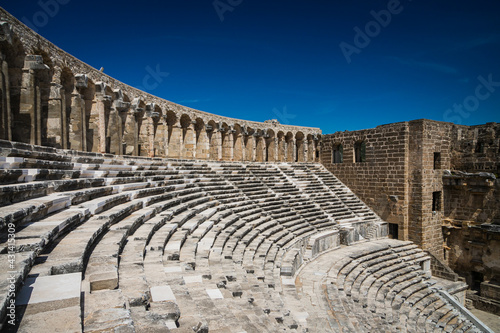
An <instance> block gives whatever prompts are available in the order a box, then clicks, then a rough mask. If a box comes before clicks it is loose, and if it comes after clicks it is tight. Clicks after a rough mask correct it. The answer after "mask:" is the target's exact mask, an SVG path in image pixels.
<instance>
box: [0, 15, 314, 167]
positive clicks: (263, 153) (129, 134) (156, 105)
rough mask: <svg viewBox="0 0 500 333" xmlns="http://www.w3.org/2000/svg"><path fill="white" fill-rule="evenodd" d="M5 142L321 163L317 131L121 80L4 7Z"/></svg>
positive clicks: (1, 131)
mask: <svg viewBox="0 0 500 333" xmlns="http://www.w3.org/2000/svg"><path fill="white" fill-rule="evenodd" d="M0 22H1V23H0V58H1V76H2V77H1V78H2V80H1V87H0V88H1V92H0V94H1V96H0V99H1V110H0V115H1V116H0V118H1V119H0V138H1V139H5V140H13V141H19V142H25V143H30V144H37V145H45V146H51V147H56V148H63V149H75V150H80V151H89V152H101V153H112V154H117V155H135V156H148V157H154V156H159V157H170V158H182V159H202V160H227V161H257V162H265V161H270V162H271V161H272V162H274V161H289V162H295V161H297V162H306V161H308V162H312V161H316V155H317V153H316V151H317V149H318V142H319V140H320V136H321V130H320V129H319V128H308V127H299V126H288V125H281V124H279V123H278V122H277V121H270V122H264V123H260V122H252V121H245V120H238V119H232V118H227V117H222V116H217V115H214V114H210V113H206V112H202V111H198V110H194V109H190V108H187V107H185V106H182V105H178V104H175V103H172V102H169V101H166V100H164V99H161V98H158V97H156V96H153V95H150V94H148V93H145V92H143V91H141V90H138V89H135V88H133V87H130V86H128V85H126V84H124V83H121V82H119V81H117V80H115V79H113V78H112V77H110V76H108V75H106V74H104V73H102V72H100V71H98V70H96V69H94V68H92V67H90V66H89V65H87V64H85V63H83V62H82V61H80V60H78V59H76V58H75V57H73V56H71V55H69V54H67V53H66V52H64V51H62V50H61V49H59V48H57V47H56V46H55V45H53V44H52V43H50V42H49V41H47V40H46V39H44V38H43V37H41V36H39V35H38V34H36V33H35V32H34V31H32V30H31V29H29V28H28V27H26V26H25V25H23V24H22V23H21V22H19V21H18V20H17V19H15V18H14V17H12V16H11V15H10V14H9V13H7V12H6V11H5V10H3V9H2V8H0Z"/></svg>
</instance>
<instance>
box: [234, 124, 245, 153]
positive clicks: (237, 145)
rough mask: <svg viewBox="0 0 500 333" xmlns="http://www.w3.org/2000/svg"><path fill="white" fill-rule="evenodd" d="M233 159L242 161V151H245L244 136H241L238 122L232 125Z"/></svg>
mask: <svg viewBox="0 0 500 333" xmlns="http://www.w3.org/2000/svg"><path fill="white" fill-rule="evenodd" d="M233 130H234V132H233V147H234V148H233V149H234V150H233V151H234V152H233V160H234V161H243V160H244V158H243V156H244V151H245V145H244V142H243V141H244V138H243V133H242V131H243V129H242V128H241V126H240V125H239V124H235V125H234V126H233Z"/></svg>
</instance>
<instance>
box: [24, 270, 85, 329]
mask: <svg viewBox="0 0 500 333" xmlns="http://www.w3.org/2000/svg"><path fill="white" fill-rule="evenodd" d="M81 281H82V274H81V273H72V274H62V275H57V276H39V277H28V278H27V279H26V280H25V283H24V286H23V288H22V289H21V291H20V292H19V294H18V295H17V299H16V305H18V306H24V305H25V306H27V307H26V312H25V314H26V315H29V314H37V313H40V312H47V311H53V310H58V309H62V308H68V307H73V306H79V305H80V291H81ZM77 318H78V320H80V318H79V316H78V317H77Z"/></svg>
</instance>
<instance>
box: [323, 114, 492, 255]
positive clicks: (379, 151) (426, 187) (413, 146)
mask: <svg viewBox="0 0 500 333" xmlns="http://www.w3.org/2000/svg"><path fill="white" fill-rule="evenodd" d="M498 131H499V126H498V125H497V124H494V123H492V124H486V125H481V126H470V127H469V126H460V125H454V124H451V123H443V122H438V121H431V120H414V121H409V122H403V123H395V124H389V125H383V126H378V127H376V128H373V129H367V130H360V131H352V132H347V131H345V132H337V133H334V134H331V135H325V136H324V137H323V139H322V151H321V161H322V163H323V164H324V165H325V166H326V167H327V168H328V169H329V170H330V171H332V172H333V173H334V174H335V175H336V176H337V177H339V178H340V179H341V180H342V181H343V182H344V183H345V184H346V185H347V186H349V187H350V188H351V189H352V190H353V191H354V192H355V193H356V194H357V195H358V196H360V198H361V199H362V200H363V201H365V202H366V203H367V204H368V205H370V207H371V208H372V209H373V210H375V211H376V212H377V214H379V215H380V216H381V217H382V218H384V219H385V220H386V221H388V222H390V223H395V224H397V225H398V237H399V239H403V240H412V241H414V242H416V243H417V244H419V245H421V246H422V248H423V249H425V250H428V251H430V252H431V253H433V254H434V255H436V256H437V257H438V258H443V255H444V252H443V244H444V239H443V236H442V232H441V226H442V221H443V219H445V218H452V219H455V218H460V219H470V220H475V221H478V222H488V221H493V220H494V219H496V218H497V217H498V206H499V205H498V194H497V193H498V191H496V190H495V191H490V192H488V193H487V194H486V195H484V196H483V197H482V198H480V199H478V198H477V197H476V194H477V193H476V194H474V191H472V192H471V191H470V189H468V190H466V192H464V193H462V192H460V191H461V190H457V189H454V188H450V187H444V186H443V172H444V170H449V169H452V170H453V169H460V168H462V169H464V170H466V171H490V172H491V171H495V170H497V169H498V165H499V159H498V156H499V154H498V145H499V143H498V141H499V140H498V135H497V133H498ZM360 142H364V143H365V147H366V150H365V160H364V161H362V162H355V145H356V143H360ZM478 142H479V143H480V142H484V150H483V151H479V149H478V147H480V146H478ZM339 145H342V148H343V161H342V163H338V162H339V161H338V157H337V158H336V157H334V156H332V155H333V154H334V152H333V151H334V150H335V149H337V150H338V147H339ZM335 158H336V159H337V161H336V162H337V163H334V159H335ZM490 188H491V187H490ZM474 202H475V203H474Z"/></svg>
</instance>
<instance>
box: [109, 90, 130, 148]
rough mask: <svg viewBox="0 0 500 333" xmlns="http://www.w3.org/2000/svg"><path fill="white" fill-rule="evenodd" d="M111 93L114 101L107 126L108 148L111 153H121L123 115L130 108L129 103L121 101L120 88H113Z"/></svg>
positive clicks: (124, 115)
mask: <svg viewBox="0 0 500 333" xmlns="http://www.w3.org/2000/svg"><path fill="white" fill-rule="evenodd" d="M113 94H114V101H113V104H112V106H111V111H110V114H109V121H108V128H107V132H108V136H109V138H110V147H109V149H110V152H111V153H112V154H115V155H123V153H124V152H123V146H124V145H123V143H124V139H123V134H124V128H123V127H124V125H123V117H126V112H127V110H128V109H129V108H130V103H129V102H124V101H123V93H122V91H121V90H120V89H115V90H113Z"/></svg>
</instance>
